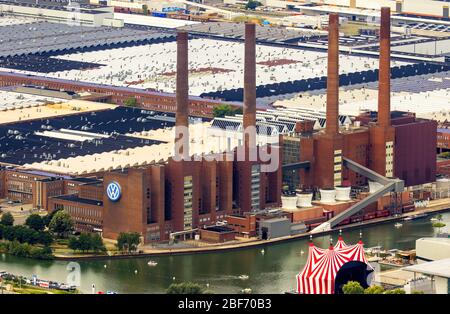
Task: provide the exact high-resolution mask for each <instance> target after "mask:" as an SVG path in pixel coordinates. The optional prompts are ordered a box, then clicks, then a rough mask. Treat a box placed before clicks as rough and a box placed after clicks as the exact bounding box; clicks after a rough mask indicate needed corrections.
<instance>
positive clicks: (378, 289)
mask: <svg viewBox="0 0 450 314" xmlns="http://www.w3.org/2000/svg"><path fill="white" fill-rule="evenodd" d="M383 293H384V288H383V287H382V286H371V287H369V288H367V289H366V290H364V294H383Z"/></svg>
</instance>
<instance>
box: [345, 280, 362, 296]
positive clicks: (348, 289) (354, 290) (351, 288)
mask: <svg viewBox="0 0 450 314" xmlns="http://www.w3.org/2000/svg"><path fill="white" fill-rule="evenodd" d="M342 291H343V292H344V294H363V293H364V288H363V287H362V286H361V284H360V283H359V282H357V281H349V282H347V283H346V284H345V285H344V286H343V287H342Z"/></svg>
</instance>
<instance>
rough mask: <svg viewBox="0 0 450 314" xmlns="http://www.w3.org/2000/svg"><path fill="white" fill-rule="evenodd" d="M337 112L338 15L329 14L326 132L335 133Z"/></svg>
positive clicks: (336, 131)
mask: <svg viewBox="0 0 450 314" xmlns="http://www.w3.org/2000/svg"><path fill="white" fill-rule="evenodd" d="M338 113H339V15H338V14H336V13H330V14H329V21H328V74H327V124H326V133H327V134H337V133H338V131H339V126H338V125H339V124H338Z"/></svg>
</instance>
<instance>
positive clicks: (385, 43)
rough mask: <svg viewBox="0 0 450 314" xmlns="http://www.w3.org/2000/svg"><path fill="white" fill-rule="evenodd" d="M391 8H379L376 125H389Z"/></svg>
mask: <svg viewBox="0 0 450 314" xmlns="http://www.w3.org/2000/svg"><path fill="white" fill-rule="evenodd" d="M390 79H391V9H390V8H389V7H383V8H381V27H380V71H379V77H378V125H379V126H389V125H391V86H390V85H391V82H390Z"/></svg>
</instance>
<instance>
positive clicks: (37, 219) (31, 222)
mask: <svg viewBox="0 0 450 314" xmlns="http://www.w3.org/2000/svg"><path fill="white" fill-rule="evenodd" d="M25 225H27V226H28V227H30V228H31V229H33V230H36V231H42V230H44V228H45V222H44V219H42V217H41V216H40V215H38V214H32V215H30V216H28V217H27V219H26V220H25Z"/></svg>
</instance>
